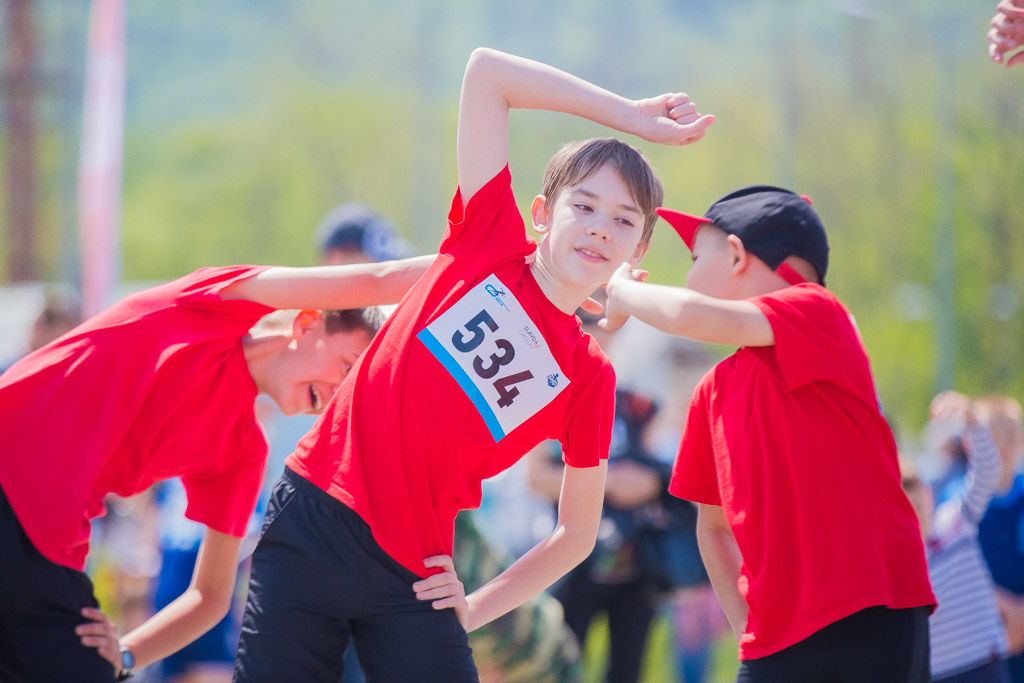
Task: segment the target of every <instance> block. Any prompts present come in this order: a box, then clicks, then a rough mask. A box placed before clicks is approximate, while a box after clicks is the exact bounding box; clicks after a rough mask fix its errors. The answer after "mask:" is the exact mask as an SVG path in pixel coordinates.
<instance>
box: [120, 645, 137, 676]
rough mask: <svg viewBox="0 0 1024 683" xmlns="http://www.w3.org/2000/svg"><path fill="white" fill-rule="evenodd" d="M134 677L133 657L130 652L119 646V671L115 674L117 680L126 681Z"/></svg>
mask: <svg viewBox="0 0 1024 683" xmlns="http://www.w3.org/2000/svg"><path fill="white" fill-rule="evenodd" d="M134 675H135V655H133V654H132V651H131V650H129V649H128V648H126V647H125V646H124V645H122V646H121V669H120V670H119V671H118V672H117V680H119V681H127V680H128V679H129V678H131V677H132V676H134Z"/></svg>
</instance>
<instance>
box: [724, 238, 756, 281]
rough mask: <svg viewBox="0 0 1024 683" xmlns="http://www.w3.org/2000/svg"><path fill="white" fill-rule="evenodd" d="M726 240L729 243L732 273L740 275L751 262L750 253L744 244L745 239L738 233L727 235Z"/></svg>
mask: <svg viewBox="0 0 1024 683" xmlns="http://www.w3.org/2000/svg"><path fill="white" fill-rule="evenodd" d="M726 240H727V241H728V243H729V251H730V255H731V261H730V262H731V263H732V274H733V275H739V274H741V273H743V272H744V271H745V270H746V269H747V266H748V265H749V263H750V254H748V253H747V248H746V247H744V246H743V240H741V239H740V238H739V237H737V236H736V235H726Z"/></svg>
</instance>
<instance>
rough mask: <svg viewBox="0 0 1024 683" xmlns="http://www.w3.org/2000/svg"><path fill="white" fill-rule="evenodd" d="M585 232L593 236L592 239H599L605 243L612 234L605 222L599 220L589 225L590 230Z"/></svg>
mask: <svg viewBox="0 0 1024 683" xmlns="http://www.w3.org/2000/svg"><path fill="white" fill-rule="evenodd" d="M587 232H588V233H589V234H591V235H593V236H594V237H599V238H601V239H602V240H604V241H606V242H607V241H608V239H609V238H610V237H611V234H612V231H611V227H610V226H609V225H607V221H600V220H598V221H594V222H593V223H591V224H590V228H589V229H588V230H587Z"/></svg>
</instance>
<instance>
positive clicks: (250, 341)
mask: <svg viewBox="0 0 1024 683" xmlns="http://www.w3.org/2000/svg"><path fill="white" fill-rule="evenodd" d="M288 341H289V337H287V336H285V335H267V336H252V335H246V336H244V337H242V354H243V355H244V356H245V364H246V365H247V366H248V367H249V374H250V375H252V381H253V382H254V383H255V384H256V389H257V390H258V391H259V393H261V394H263V393H266V386H267V381H268V379H269V378H270V375H271V373H272V372H273V366H274V362H275V359H276V358H277V357H278V355H279V354H280V353H281V351H283V350H284V349H285V348H286V347H287V346H288Z"/></svg>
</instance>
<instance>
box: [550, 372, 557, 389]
mask: <svg viewBox="0 0 1024 683" xmlns="http://www.w3.org/2000/svg"><path fill="white" fill-rule="evenodd" d="M548 386H549V387H551V388H552V389H554V388H555V387H557V386H558V373H557V372H556V373H555V374H553V375H548Z"/></svg>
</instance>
